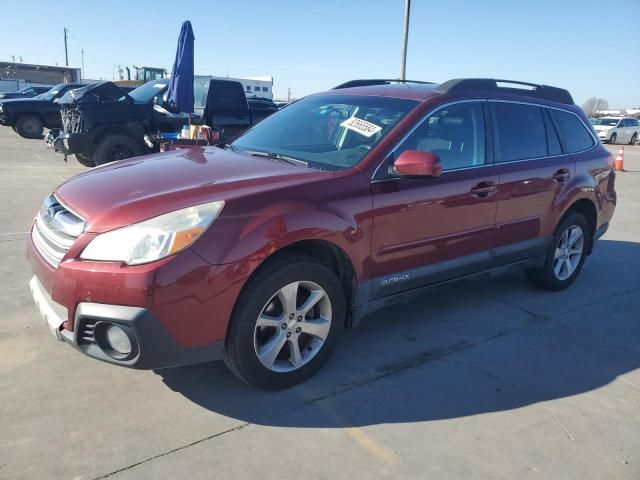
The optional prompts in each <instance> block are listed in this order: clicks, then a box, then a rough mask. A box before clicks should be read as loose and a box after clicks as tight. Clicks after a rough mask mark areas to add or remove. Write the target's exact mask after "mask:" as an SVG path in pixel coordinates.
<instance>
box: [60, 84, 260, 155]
mask: <svg viewBox="0 0 640 480" xmlns="http://www.w3.org/2000/svg"><path fill="white" fill-rule="evenodd" d="M168 85H169V80H168V79H159V80H152V81H151V82H148V83H145V84H144V85H142V86H140V87H138V88H136V89H135V90H132V91H131V92H129V93H127V94H125V95H122V94H121V93H120V92H119V91H118V90H119V89H118V87H117V86H116V85H115V84H113V83H111V82H103V83H99V84H95V85H91V86H88V87H85V88H83V89H80V90H76V91H74V92H72V93H71V94H69V95H67V96H66V97H65V98H63V99H62V100H61V102H60V105H61V115H62V125H63V127H62V132H61V133H60V134H59V135H58V136H57V137H56V138H55V139H53V140H52V142H53V146H54V148H55V150H56V151H58V152H61V153H63V154H64V155H71V154H74V155H75V156H76V158H77V159H78V161H79V162H80V163H81V164H83V165H86V166H88V167H93V166H97V165H102V164H105V163H109V162H112V161H115V160H122V159H125V158H129V157H134V156H137V155H142V154H144V153H149V152H152V151H156V150H157V148H158V147H157V146H156V145H153V146H149V145H148V144H147V143H146V142H145V140H144V138H145V135H151V136H153V135H156V134H157V133H158V132H175V131H179V130H180V129H181V128H182V126H183V125H184V124H187V123H189V116H188V115H187V114H184V113H172V112H171V111H170V110H171V109H170V108H169V107H168V106H167V105H166V93H167V90H168ZM202 98H203V100H204V105H196V112H201V114H200V115H198V114H194V115H193V116H192V117H191V119H192V123H193V122H194V121H195V122H197V123H203V124H206V125H209V126H211V127H216V128H218V129H220V130H221V131H223V132H224V138H223V139H222V141H229V140H230V139H231V138H233V137H235V136H237V135H238V134H240V133H242V132H243V131H245V130H246V129H247V128H249V127H251V126H252V125H253V124H255V123H257V122H258V121H260V120H262V119H263V118H265V115H257V114H256V116H255V117H256V118H254V115H252V112H251V110H250V109H249V105H248V104H247V98H246V96H245V93H244V89H243V88H242V84H240V83H239V82H237V81H231V80H222V79H212V80H210V81H209V83H208V85H207V88H206V92H204V94H203V96H202ZM258 117H259V118H258ZM50 143H51V142H50Z"/></svg>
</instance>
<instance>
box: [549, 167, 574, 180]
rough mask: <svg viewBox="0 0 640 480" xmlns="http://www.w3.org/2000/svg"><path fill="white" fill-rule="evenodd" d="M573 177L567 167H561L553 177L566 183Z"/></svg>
mask: <svg viewBox="0 0 640 480" xmlns="http://www.w3.org/2000/svg"><path fill="white" fill-rule="evenodd" d="M570 177H571V172H569V170H568V169H566V168H561V169H560V170H558V171H557V172H556V173H554V174H553V179H554V180H555V181H556V182H558V183H564V182H566V181H567V180H569V178H570Z"/></svg>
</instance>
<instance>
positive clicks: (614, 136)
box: [609, 133, 618, 145]
mask: <svg viewBox="0 0 640 480" xmlns="http://www.w3.org/2000/svg"><path fill="white" fill-rule="evenodd" d="M617 138H618V135H617V134H615V133H612V134H611V137H609V143H611V144H613V145H615V143H616V139H617Z"/></svg>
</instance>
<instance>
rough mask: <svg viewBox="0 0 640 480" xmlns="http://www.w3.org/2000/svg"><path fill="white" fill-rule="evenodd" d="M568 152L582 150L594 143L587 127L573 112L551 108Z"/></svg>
mask: <svg viewBox="0 0 640 480" xmlns="http://www.w3.org/2000/svg"><path fill="white" fill-rule="evenodd" d="M550 113H551V116H552V117H553V120H554V121H555V123H556V126H557V127H558V132H559V133H560V138H561V139H562V142H563V143H564V148H565V150H566V152H567V153H576V152H582V151H584V150H587V149H589V148H591V147H592V146H593V145H594V140H593V137H592V136H591V134H590V133H589V131H588V130H587V127H585V126H584V124H583V123H582V122H581V121H580V119H579V118H578V117H577V116H576V115H574V114H573V113H569V112H563V111H562V110H555V109H550Z"/></svg>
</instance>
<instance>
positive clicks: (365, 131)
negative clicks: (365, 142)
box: [340, 117, 382, 138]
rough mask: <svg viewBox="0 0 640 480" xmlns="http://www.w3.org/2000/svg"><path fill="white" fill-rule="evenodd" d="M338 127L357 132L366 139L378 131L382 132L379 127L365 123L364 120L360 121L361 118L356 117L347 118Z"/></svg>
mask: <svg viewBox="0 0 640 480" xmlns="http://www.w3.org/2000/svg"><path fill="white" fill-rule="evenodd" d="M340 126H341V127H344V128H347V129H349V130H353V131H354V132H358V133H359V134H360V135H364V136H365V137H367V138H368V137H372V136H373V135H375V134H376V133H378V132H379V131H380V130H382V127H380V126H379V125H376V124H375V123H371V122H367V121H366V120H362V119H361V118H357V117H351V118H347V119H346V120H345V121H344V122H342V123H341V124H340Z"/></svg>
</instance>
